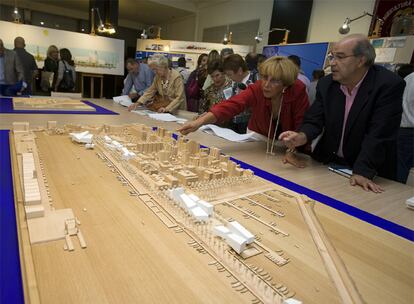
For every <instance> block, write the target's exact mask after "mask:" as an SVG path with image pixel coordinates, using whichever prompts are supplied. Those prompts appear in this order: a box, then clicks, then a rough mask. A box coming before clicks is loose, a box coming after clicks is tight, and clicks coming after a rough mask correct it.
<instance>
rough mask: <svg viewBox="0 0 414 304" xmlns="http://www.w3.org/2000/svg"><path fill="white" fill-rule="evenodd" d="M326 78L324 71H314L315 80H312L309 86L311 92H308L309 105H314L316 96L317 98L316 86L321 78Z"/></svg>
mask: <svg viewBox="0 0 414 304" xmlns="http://www.w3.org/2000/svg"><path fill="white" fill-rule="evenodd" d="M324 76H325V71H324V70H314V71H313V72H312V77H313V79H312V82H311V83H310V85H309V92H308V95H309V104H310V105H312V103H313V101H314V99H315V96H316V86H317V84H318V80H319V79H320V78H322V77H324Z"/></svg>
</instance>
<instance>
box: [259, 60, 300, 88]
mask: <svg viewBox="0 0 414 304" xmlns="http://www.w3.org/2000/svg"><path fill="white" fill-rule="evenodd" d="M259 73H260V75H261V76H268V77H271V78H273V79H276V80H280V81H281V82H282V84H283V85H284V86H291V85H292V84H294V83H295V80H296V79H297V78H298V74H299V68H298V67H297V66H296V65H295V64H294V63H293V62H292V61H290V60H289V59H288V58H287V57H282V56H273V57H270V58H268V59H266V61H264V62H263V63H262V64H261V65H260V67H259Z"/></svg>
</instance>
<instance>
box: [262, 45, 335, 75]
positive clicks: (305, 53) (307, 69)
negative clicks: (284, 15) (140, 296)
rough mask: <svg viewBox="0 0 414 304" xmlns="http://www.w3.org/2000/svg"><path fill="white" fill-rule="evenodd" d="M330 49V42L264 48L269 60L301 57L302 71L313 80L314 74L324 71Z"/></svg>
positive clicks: (264, 53)
mask: <svg viewBox="0 0 414 304" xmlns="http://www.w3.org/2000/svg"><path fill="white" fill-rule="evenodd" d="M328 48H329V43H328V42H321V43H303V44H286V45H268V46H265V47H264V48H263V55H265V56H266V57H267V58H269V57H272V56H286V57H287V56H289V55H296V56H299V58H300V60H301V62H302V64H301V69H302V70H303V72H304V73H305V75H306V76H307V77H308V78H309V79H310V80H312V72H313V71H314V70H322V69H323V66H324V63H325V57H326V54H327V52H328Z"/></svg>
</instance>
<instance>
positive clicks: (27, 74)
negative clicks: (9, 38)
mask: <svg viewBox="0 0 414 304" xmlns="http://www.w3.org/2000/svg"><path fill="white" fill-rule="evenodd" d="M25 47H26V43H25V41H24V39H23V37H16V38H15V39H14V51H15V52H16V54H17V56H18V57H19V59H20V62H21V64H22V67H23V72H24V80H25V81H26V84H27V88H26V89H24V91H23V92H22V93H23V94H25V95H31V94H32V89H33V88H32V85H33V77H35V76H37V74H38V72H37V64H36V60H35V59H34V57H33V55H32V54H30V53H28V52H27V51H26V50H25Z"/></svg>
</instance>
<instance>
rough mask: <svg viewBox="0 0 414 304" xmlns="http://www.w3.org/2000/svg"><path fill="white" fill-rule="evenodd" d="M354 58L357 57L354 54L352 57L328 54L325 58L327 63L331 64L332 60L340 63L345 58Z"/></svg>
mask: <svg viewBox="0 0 414 304" xmlns="http://www.w3.org/2000/svg"><path fill="white" fill-rule="evenodd" d="M355 56H357V55H354V54H352V55H338V54H334V53H329V54H328V56H327V58H328V61H330V62H332V61H334V60H336V61H341V60H344V59H345V58H348V57H355Z"/></svg>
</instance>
